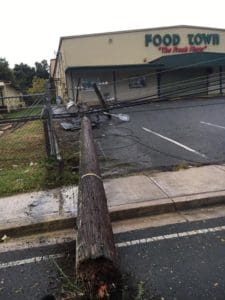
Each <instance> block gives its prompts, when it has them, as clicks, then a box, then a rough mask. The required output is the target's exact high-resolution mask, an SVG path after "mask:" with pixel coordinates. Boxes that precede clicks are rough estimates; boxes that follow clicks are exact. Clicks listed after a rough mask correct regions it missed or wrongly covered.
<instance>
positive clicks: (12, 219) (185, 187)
mask: <svg viewBox="0 0 225 300" xmlns="http://www.w3.org/2000/svg"><path fill="white" fill-rule="evenodd" d="M104 186H105V190H106V195H107V199H108V206H109V211H110V215H111V219H112V220H121V219H126V218H132V217H139V216H146V215H151V214H159V213H166V212H171V211H176V210H184V209H188V208H194V207H200V206H204V205H213V204H218V203H225V165H220V166H217V165H213V166H203V167H198V168H190V169H187V170H180V171H173V172H159V173H155V174H153V175H152V174H148V173H145V174H143V173H142V174H140V175H133V176H129V177H120V178H115V179H108V180H105V181H104ZM77 195H78V188H77V187H76V186H74V187H66V188H59V189H54V190H49V191H43V192H34V193H26V194H19V195H14V196H11V197H5V198H0V237H2V236H3V235H4V234H6V235H8V236H11V237H12V236H20V235H24V234H33V233H36V232H45V231H50V230H56V229H57V230H58V229H65V228H71V227H75V222H76V213H77Z"/></svg>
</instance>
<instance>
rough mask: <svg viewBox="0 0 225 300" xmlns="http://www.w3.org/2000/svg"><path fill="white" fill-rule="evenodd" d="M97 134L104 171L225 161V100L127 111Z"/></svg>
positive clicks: (105, 121) (105, 123) (181, 102)
mask: <svg viewBox="0 0 225 300" xmlns="http://www.w3.org/2000/svg"><path fill="white" fill-rule="evenodd" d="M113 113H115V114H117V113H125V114H129V116H130V121H129V122H123V121H121V120H119V119H118V117H115V116H113V117H112V119H111V120H108V119H107V118H106V117H104V118H103V119H102V120H103V121H102V122H101V123H100V124H99V126H98V127H97V128H96V129H95V130H94V135H95V139H96V143H97V147H98V153H99V157H100V160H101V167H102V171H103V173H110V172H111V173H114V172H115V173H117V172H120V170H123V172H124V171H126V170H127V171H130V170H143V169H162V168H166V169H170V168H171V167H173V166H176V165H183V164H189V165H196V164H212V163H222V162H224V161H225V99H221V98H220V99H218V98H217V99H216V98H215V99H204V100H200V99H199V100H179V101H174V102H157V103H152V104H146V105H141V106H136V107H129V108H123V109H121V110H117V111H113Z"/></svg>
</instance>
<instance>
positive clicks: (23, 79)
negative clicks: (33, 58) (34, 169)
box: [0, 58, 49, 94]
mask: <svg viewBox="0 0 225 300" xmlns="http://www.w3.org/2000/svg"><path fill="white" fill-rule="evenodd" d="M38 78H39V79H48V78H49V66H48V63H47V61H46V60H45V59H44V60H42V61H41V62H35V67H30V66H29V65H27V64H24V63H20V64H16V65H15V66H14V68H13V69H10V67H9V63H8V61H7V60H6V59H5V58H0V80H2V81H11V82H12V83H13V84H14V85H15V86H16V87H17V88H18V89H19V90H21V92H23V93H25V94H26V93H28V91H29V92H30V91H31V90H32V89H33V90H35V89H37V90H43V89H42V84H43V82H44V81H42V80H39V79H38Z"/></svg>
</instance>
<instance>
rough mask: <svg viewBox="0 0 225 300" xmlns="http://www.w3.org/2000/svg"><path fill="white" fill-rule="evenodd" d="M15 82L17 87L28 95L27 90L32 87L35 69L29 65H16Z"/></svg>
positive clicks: (14, 70)
mask: <svg viewBox="0 0 225 300" xmlns="http://www.w3.org/2000/svg"><path fill="white" fill-rule="evenodd" d="M13 72H14V76H15V82H16V85H17V87H18V88H19V89H20V90H21V91H22V92H23V93H26V91H27V89H28V88H29V87H31V85H32V80H33V77H34V76H35V69H34V68H32V67H30V66H28V65H27V64H23V63H21V64H19V65H15V67H14V69H13Z"/></svg>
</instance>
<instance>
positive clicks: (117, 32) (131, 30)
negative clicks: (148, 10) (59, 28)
mask: <svg viewBox="0 0 225 300" xmlns="http://www.w3.org/2000/svg"><path fill="white" fill-rule="evenodd" d="M180 27H183V28H196V29H198V28H199V29H209V30H219V31H225V28H214V27H204V26H194V25H174V26H163V27H152V28H140V29H128V30H119V31H108V32H97V33H89V34H80V35H71V36H62V37H60V42H61V41H62V40H65V39H73V38H85V37H92V36H101V35H109V34H124V33H131V32H142V31H147V30H162V29H173V28H180Z"/></svg>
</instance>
